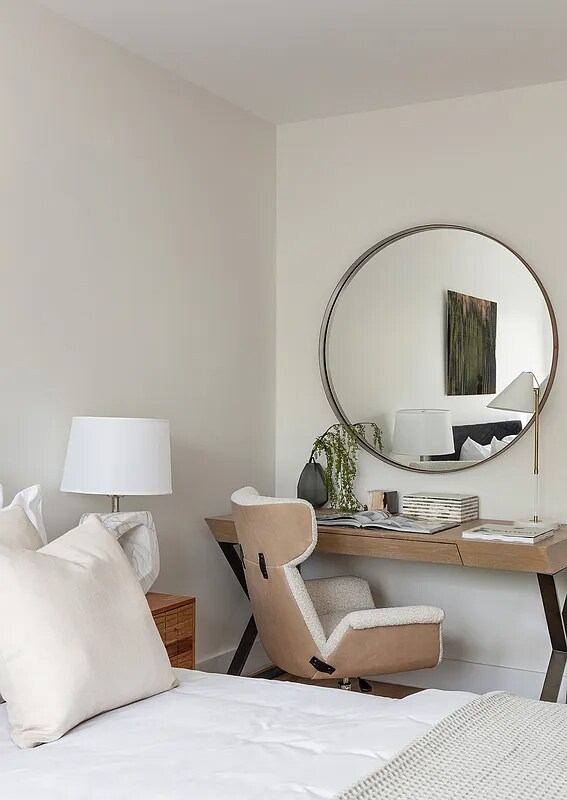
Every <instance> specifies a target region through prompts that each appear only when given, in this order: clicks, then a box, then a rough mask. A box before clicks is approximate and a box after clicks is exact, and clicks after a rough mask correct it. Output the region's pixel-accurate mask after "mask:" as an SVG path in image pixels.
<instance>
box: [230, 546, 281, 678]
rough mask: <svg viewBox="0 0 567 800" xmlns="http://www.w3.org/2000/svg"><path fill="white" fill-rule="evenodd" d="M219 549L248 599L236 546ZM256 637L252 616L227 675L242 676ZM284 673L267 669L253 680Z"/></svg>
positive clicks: (274, 669) (244, 575) (276, 668)
mask: <svg viewBox="0 0 567 800" xmlns="http://www.w3.org/2000/svg"><path fill="white" fill-rule="evenodd" d="M218 544H219V547H220V549H221V550H222V552H223V555H224V557H225V558H226V560H227V561H228V563H229V564H230V568H231V570H232V571H233V572H234V574H235V575H236V577H237V579H238V582H239V584H240V585H241V586H242V589H243V590H244V592H245V594H246V597H250V595H249V594H248V587H247V586H246V574H245V572H244V567H243V566H242V561H241V559H240V555H239V553H238V550H237V547H238V545H235V544H231V543H230V542H219V543H218ZM257 635H258V629H257V627H256V621H255V619H254V615H252V616H251V617H250V619H249V620H248V624H247V625H246V628H245V629H244V633H243V634H242V638H241V639H240V642H239V643H238V647H237V648H236V653H235V654H234V657H233V659H232V661H231V662H230V666H229V668H228V672H227V675H242V671H243V669H244V666H245V664H246V661H247V659H248V656H249V655H250V651H251V650H252V647H253V646H254V642H255V641H256V636H257ZM283 674H284V672H283V670H281V669H280V668H279V667H269V668H268V669H266V670H264V671H263V672H259V673H258V674H257V675H255V676H254V677H255V678H266V679H268V680H271V679H272V678H278V677H279V676H280V675H283Z"/></svg>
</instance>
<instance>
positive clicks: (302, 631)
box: [232, 487, 444, 680]
mask: <svg viewBox="0 0 567 800" xmlns="http://www.w3.org/2000/svg"><path fill="white" fill-rule="evenodd" d="M232 506H233V512H234V520H235V524H236V531H237V535H238V541H239V543H240V545H241V547H242V555H243V562H244V567H245V574H246V583H247V585H248V591H249V593H250V600H251V603H252V608H253V611H254V616H255V619H256V624H257V626H258V631H259V634H260V638H261V640H262V643H263V645H264V648H265V650H266V652H267V654H268V656H269V657H270V659H271V660H272V662H273V663H274V664H276V665H277V666H279V667H281V669H284V670H285V671H286V672H290V673H291V674H292V675H297V676H300V677H304V678H311V679H314V680H317V679H322V678H328V677H329V675H331V674H332V675H333V676H334V677H336V678H350V677H354V676H360V675H380V674H387V673H391V672H401V671H404V670H414V669H422V668H425V667H434V666H436V665H437V664H438V663H439V661H440V659H441V653H442V647H441V625H442V622H443V618H444V613H443V611H442V610H441V609H440V608H435V607H433V606H407V607H402V608H376V606H375V603H374V600H373V598H372V593H371V591H370V586H369V585H368V582H367V581H365V580H363V579H362V578H355V577H352V576H344V577H332V578H318V579H316V580H308V581H304V580H303V578H302V577H301V574H300V572H299V570H298V565H299V564H301V563H303V562H304V561H305V560H306V559H307V558H309V556H310V555H311V553H312V552H313V550H314V549H315V545H316V543H317V521H316V518H315V513H314V511H313V508H312V506H311V505H310V504H309V503H307V502H305V501H304V500H295V499H293V500H287V499H280V498H274V497H261V496H260V495H259V494H258V492H257V491H256V490H255V489H253V488H251V487H246V488H244V489H240V490H239V491H237V492H235V493H234V494H233V496H232Z"/></svg>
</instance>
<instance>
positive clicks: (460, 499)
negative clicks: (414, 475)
mask: <svg viewBox="0 0 567 800" xmlns="http://www.w3.org/2000/svg"><path fill="white" fill-rule="evenodd" d="M402 513H403V514H408V515H410V516H413V517H423V518H425V519H446V520H451V521H452V522H459V523H460V522H468V521H469V520H471V519H478V495H476V494H447V493H445V492H436V493H433V492H416V493H414V494H405V495H404V498H403V501H402Z"/></svg>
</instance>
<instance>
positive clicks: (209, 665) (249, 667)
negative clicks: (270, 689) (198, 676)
mask: <svg viewBox="0 0 567 800" xmlns="http://www.w3.org/2000/svg"><path fill="white" fill-rule="evenodd" d="M235 652H236V650H227V651H226V652H225V653H219V654H218V655H216V656H213V657H212V658H207V659H206V660H205V661H200V662H198V664H197V669H200V670H201V671H202V672H223V673H224V672H226V671H227V669H228V667H229V664H230V662H231V661H232V657H233V656H234V653H235ZM269 666H270V659H269V658H268V656H267V655H266V651H265V650H264V648H263V647H262V643H261V642H260V640H259V639H256V641H255V642H254V646H253V647H252V651H251V653H250V655H249V656H248V660H247V661H246V667H245V669H244V672H243V675H254V673H256V672H260V671H261V670H263V669H265V668H266V667H269Z"/></svg>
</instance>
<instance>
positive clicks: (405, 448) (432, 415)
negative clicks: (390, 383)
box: [392, 408, 455, 456]
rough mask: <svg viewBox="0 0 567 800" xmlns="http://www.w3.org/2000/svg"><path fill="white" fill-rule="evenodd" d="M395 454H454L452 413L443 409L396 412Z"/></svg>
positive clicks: (409, 409) (393, 442) (414, 409)
mask: <svg viewBox="0 0 567 800" xmlns="http://www.w3.org/2000/svg"><path fill="white" fill-rule="evenodd" d="M392 452H393V453H399V454H400V455H418V456H441V455H447V454H449V453H454V452H455V442H454V439H453V428H452V425H451V412H450V411H447V410H446V409H440V408H404V409H401V410H400V411H396V418H395V421H394V436H393V440H392Z"/></svg>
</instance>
